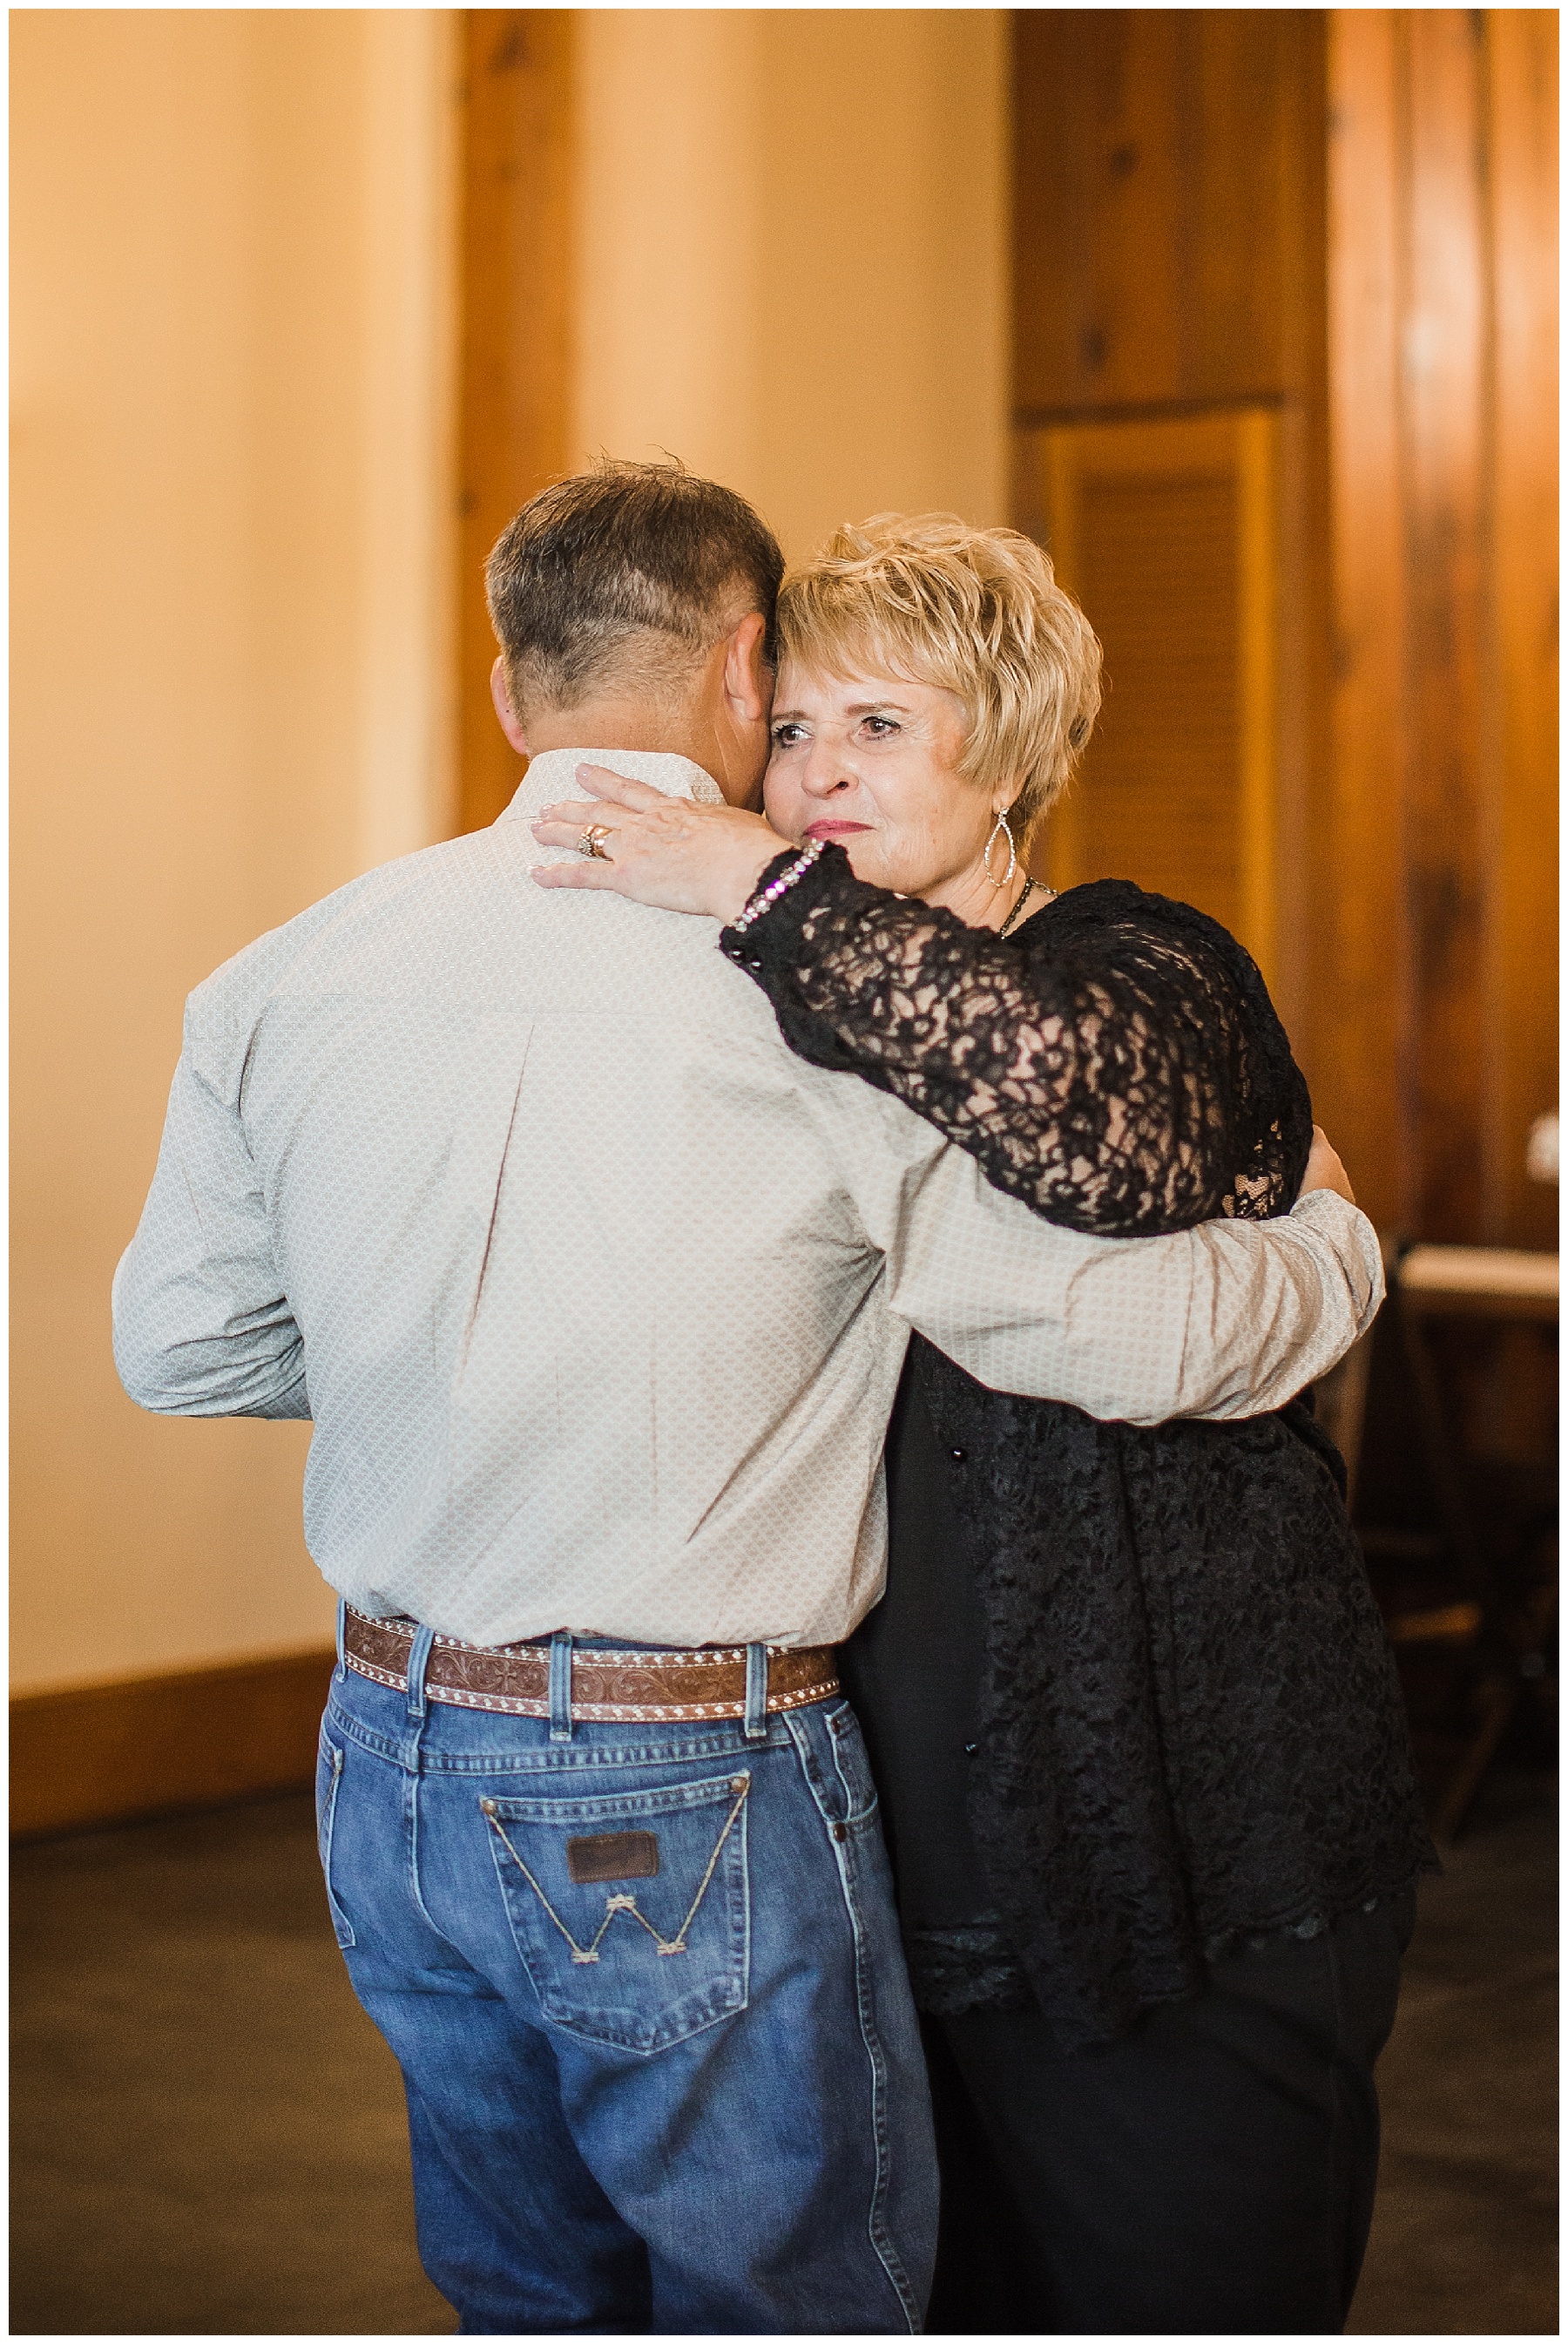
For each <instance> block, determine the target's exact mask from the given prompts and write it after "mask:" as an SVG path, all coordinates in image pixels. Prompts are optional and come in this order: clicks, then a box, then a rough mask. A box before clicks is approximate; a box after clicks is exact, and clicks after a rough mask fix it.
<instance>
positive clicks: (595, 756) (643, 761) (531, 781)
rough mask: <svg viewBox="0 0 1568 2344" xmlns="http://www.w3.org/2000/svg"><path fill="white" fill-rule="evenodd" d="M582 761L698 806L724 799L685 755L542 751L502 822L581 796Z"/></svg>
mask: <svg viewBox="0 0 1568 2344" xmlns="http://www.w3.org/2000/svg"><path fill="white" fill-rule="evenodd" d="M583 764H588V765H608V768H609V770H610V772H611V773H624V774H625V775H626V777H627V779H628V781H633V782H647V783H648V784H649V785H650V787H652V788H653V789H656V790H662V791H663V793H664V794H665V796H666V797H668V798H692V799H695V801H696V802H697V803H698V804H699V805H722V804H723V803H724V793H723V791H722V790H721V789H720V788H719V784H718V783H717V782H716V781H715V780H714V779H713V776H712V775H711V774H710V773H704V772H703V770H702V767H701V766H700V765H696V764H693V763H692V761H691V759H690V758H689V757H673V756H669V755H668V754H667V753H665V752H664V751H663V750H655V749H546V750H544V751H543V752H542V753H540V754H539V755H538V756H537V757H535V758H534V759H533V760H532V761H531V762H530V763H529V766H528V772H527V773H525V774H524V775H523V778H522V780H521V781H520V782H519V783H518V789H517V794H516V795H515V797H514V798H513V800H512V802H511V803H510V805H509V806H508V808H507V810H506V812H505V813H503V814H502V816H501V820H502V821H503V822H510V821H512V820H514V819H517V818H519V817H520V818H521V819H522V820H523V821H525V822H527V821H529V820H531V819H532V817H533V816H534V815H535V814H537V813H538V812H539V809H540V808H541V807H542V806H548V805H555V804H558V803H559V802H560V801H561V800H562V799H565V798H582V799H586V798H587V796H588V792H587V791H586V790H585V789H584V788H583V787H582V785H581V783H579V782H578V766H579V765H583Z"/></svg>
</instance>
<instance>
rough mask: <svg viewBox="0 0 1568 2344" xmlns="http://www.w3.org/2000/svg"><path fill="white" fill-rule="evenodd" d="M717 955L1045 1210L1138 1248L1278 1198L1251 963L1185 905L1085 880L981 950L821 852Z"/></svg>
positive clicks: (978, 938) (980, 943) (1287, 1135)
mask: <svg viewBox="0 0 1568 2344" xmlns="http://www.w3.org/2000/svg"><path fill="white" fill-rule="evenodd" d="M779 867H782V866H780V865H777V864H776V865H774V866H771V867H770V871H769V874H764V884H766V879H767V878H768V877H769V876H771V875H772V874H773V872H774V871H776V870H777V869H778V868H779ZM721 945H722V949H723V950H724V951H725V952H726V953H727V954H728V955H729V957H730V958H731V959H732V960H733V961H735V962H736V963H737V965H739V967H741V968H744V969H745V970H746V971H747V973H748V974H749V975H750V976H752V977H754V978H755V979H756V981H757V983H758V984H759V985H761V987H762V989H763V991H764V992H765V993H766V994H767V995H768V996H769V1000H770V1001H771V1002H772V1004H773V1007H774V1011H775V1013H776V1015H777V1016H778V1019H779V1028H780V1030H781V1032H782V1033H783V1036H784V1038H785V1040H786V1041H787V1042H788V1043H789V1046H790V1047H791V1049H793V1050H795V1051H797V1052H798V1053H799V1056H801V1057H803V1058H807V1059H809V1060H810V1061H811V1063H812V1064H813V1065H815V1066H831V1067H837V1068H841V1069H843V1070H844V1071H846V1072H849V1073H853V1074H857V1075H859V1076H861V1077H862V1078H863V1079H864V1080H865V1081H867V1082H869V1083H872V1084H875V1085H876V1086H877V1087H878V1088H879V1089H882V1090H887V1091H891V1092H892V1093H893V1094H894V1096H897V1097H899V1098H900V1099H902V1100H903V1101H904V1102H905V1104H906V1105H907V1106H910V1107H912V1108H913V1109H914V1110H915V1112H916V1113H917V1114H918V1115H922V1116H925V1117H926V1118H927V1119H928V1121H930V1122H931V1123H934V1124H935V1125H936V1126H937V1127H938V1128H939V1129H940V1130H941V1131H943V1132H945V1133H946V1134H947V1136H948V1137H949V1138H950V1139H952V1140H954V1141H955V1142H956V1143H957V1144H958V1145H959V1146H960V1147H964V1148H967V1149H968V1151H969V1152H970V1155H972V1156H974V1157H977V1158H978V1160H979V1161H980V1165H981V1166H982V1167H983V1168H984V1171H985V1174H986V1177H987V1178H988V1179H989V1180H990V1181H991V1183H992V1184H993V1186H995V1187H999V1188H1004V1189H1007V1190H1008V1191H1010V1193H1011V1194H1012V1195H1013V1196H1016V1197H1022V1199H1023V1200H1024V1202H1025V1203H1026V1204H1028V1205H1030V1206H1031V1207H1033V1208H1034V1210H1035V1211H1036V1212H1038V1213H1040V1214H1042V1215H1043V1216H1044V1217H1045V1218H1046V1219H1047V1220H1050V1221H1056V1222H1060V1224H1062V1225H1063V1226H1064V1227H1066V1228H1074V1229H1082V1230H1086V1231H1088V1232H1090V1233H1091V1234H1094V1235H1097V1236H1101V1237H1152V1236H1156V1235H1159V1234H1160V1233H1161V1232H1163V1231H1165V1230H1169V1229H1176V1228H1191V1226H1192V1225H1193V1224H1194V1223H1196V1222H1198V1221H1201V1220H1210V1219H1212V1218H1213V1217H1215V1216H1216V1215H1217V1214H1221V1213H1229V1214H1238V1215H1241V1216H1244V1217H1248V1218H1250V1219H1261V1218H1263V1217H1265V1216H1267V1215H1269V1214H1273V1213H1281V1212H1285V1211H1288V1210H1289V1208H1290V1207H1291V1205H1292V1203H1293V1201H1294V1199H1295V1196H1296V1192H1297V1190H1298V1189H1299V1187H1301V1182H1302V1172H1303V1171H1304V1169H1305V1167H1306V1160H1307V1153H1308V1150H1309V1148H1310V1147H1311V1145H1312V1106H1311V1102H1310V1100H1309V1098H1308V1095H1307V1086H1306V1084H1305V1082H1304V1081H1303V1079H1302V1075H1301V1073H1300V1071H1299V1069H1298V1068H1297V1066H1296V1065H1295V1062H1294V1060H1293V1059H1292V1056H1291V1048H1290V1044H1289V1042H1288V1041H1287V1039H1286V1037H1285V1034H1284V1030H1283V1028H1282V1025H1281V1024H1280V1021H1279V1018H1278V1017H1277V1016H1276V1015H1275V1013H1274V1008H1273V1005H1272V1003H1271V1001H1270V999H1269V995H1268V991H1267V988H1266V987H1265V985H1264V984H1263V980H1262V978H1261V975H1259V973H1258V970H1257V968H1256V967H1255V965H1253V963H1252V961H1251V959H1250V958H1249V956H1248V955H1247V954H1246V953H1245V952H1244V951H1243V950H1242V948H1241V945H1239V944H1238V943H1237V942H1236V940H1235V938H1234V937H1233V936H1231V935H1229V934H1228V933H1227V931H1226V930H1225V929H1223V928H1222V927H1221V926H1220V925H1219V924H1218V922H1216V921H1214V920H1211V919H1210V918H1209V917H1208V916H1207V915H1206V914H1204V913H1202V912H1199V911H1195V910H1193V908H1192V907H1191V904H1176V903H1172V902H1171V901H1170V900H1169V899H1168V898H1167V897H1165V896H1163V895H1150V894H1144V892H1143V891H1142V889H1141V888H1139V887H1135V886H1133V885H1132V884H1131V883H1130V882H1129V881H1126V880H1120V879H1112V880H1099V881H1096V882H1095V883H1094V884H1091V885H1090V886H1085V887H1074V888H1071V889H1070V890H1069V892H1068V893H1067V894H1063V895H1060V896H1058V898H1057V899H1056V901H1055V902H1054V903H1052V904H1047V906H1046V907H1045V909H1044V910H1043V911H1041V912H1039V913H1037V914H1035V916H1034V917H1033V918H1032V919H1030V920H1026V921H1025V922H1024V923H1023V924H1022V925H1021V926H1020V928H1019V929H1018V930H1017V932H1016V934H1015V935H1012V936H1010V937H1009V938H1007V939H1006V940H1001V939H999V938H998V937H996V936H995V935H991V934H990V932H989V931H987V930H985V929H980V928H970V927H967V926H965V924H963V922H962V921H960V920H959V919H956V918H955V917H954V916H953V914H951V913H950V912H945V911H936V910H932V909H931V908H930V905H928V904H922V903H920V902H919V901H917V900H915V899H913V898H910V897H905V896H900V895H893V894H889V893H888V892H887V891H886V890H885V889H883V888H879V887H871V886H869V885H867V884H865V883H864V882H863V881H861V880H859V879H857V878H856V877H855V875H854V873H853V872H852V871H851V869H850V867H849V858H848V856H847V855H845V854H843V853H842V851H841V850H839V849H838V848H829V850H828V851H827V853H826V854H823V856H822V858H821V860H820V861H819V864H817V866H816V868H815V869H814V870H812V871H810V872H809V873H808V874H805V876H804V877H803V879H802V880H801V883H800V884H799V885H798V886H796V887H794V888H792V889H790V891H789V893H788V894H783V895H781V896H779V898H778V899H777V901H776V902H774V903H773V904H771V905H770V906H769V909H768V910H767V912H766V913H765V914H763V915H762V916H761V917H760V918H759V919H758V920H756V921H755V922H754V923H753V924H752V925H751V926H750V927H749V928H747V929H745V930H738V929H735V928H727V929H726V930H725V931H724V934H723V936H722V938H721Z"/></svg>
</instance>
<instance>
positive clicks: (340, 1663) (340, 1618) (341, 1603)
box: [337, 1595, 348, 1684]
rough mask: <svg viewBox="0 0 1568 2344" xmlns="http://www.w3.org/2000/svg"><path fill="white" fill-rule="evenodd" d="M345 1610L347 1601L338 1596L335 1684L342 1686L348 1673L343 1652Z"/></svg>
mask: <svg viewBox="0 0 1568 2344" xmlns="http://www.w3.org/2000/svg"><path fill="white" fill-rule="evenodd" d="M347 1610H348V1604H347V1600H346V1599H345V1598H344V1597H343V1596H341V1595H340V1596H339V1597H338V1599H337V1683H339V1684H342V1683H343V1682H344V1681H345V1679H346V1677H347V1673H348V1656H347V1653H346V1652H344V1649H343V1622H344V1618H345V1616H346V1614H347Z"/></svg>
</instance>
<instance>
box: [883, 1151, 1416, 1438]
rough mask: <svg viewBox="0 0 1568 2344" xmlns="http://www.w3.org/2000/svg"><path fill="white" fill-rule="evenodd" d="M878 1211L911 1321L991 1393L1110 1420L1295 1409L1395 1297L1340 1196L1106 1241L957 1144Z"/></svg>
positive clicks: (1372, 1242) (899, 1307)
mask: <svg viewBox="0 0 1568 2344" xmlns="http://www.w3.org/2000/svg"><path fill="white" fill-rule="evenodd" d="M872 1185H873V1187H874V1186H875V1184H874V1183H873V1184H872ZM878 1217H880V1219H881V1228H880V1230H879V1231H874V1234H878V1235H879V1238H880V1241H881V1242H882V1245H883V1249H884V1254H885V1258H886V1261H887V1268H888V1277H889V1281H890V1283H889V1299H890V1306H891V1308H892V1309H893V1311H894V1313H895V1315H896V1316H898V1317H900V1318H904V1319H905V1320H907V1322H908V1323H909V1324H910V1326H911V1327H913V1328H917V1329H919V1330H920V1333H921V1334H923V1335H925V1336H926V1337H928V1338H929V1339H930V1341H931V1342H933V1343H935V1344H936V1345H937V1347H938V1349H940V1350H943V1351H945V1352H946V1353H947V1354H948V1356H949V1357H950V1359H955V1360H956V1361H957V1362H958V1364H959V1366H960V1367H961V1368H964V1369H967V1370H968V1372H969V1373H970V1375H972V1376H974V1377H975V1378H977V1379H978V1380H979V1381H980V1382H981V1383H983V1384H986V1385H989V1386H990V1388H991V1389H994V1390H999V1391H1013V1392H1020V1393H1022V1394H1024V1395H1026V1396H1028V1397H1030V1398H1032V1399H1055V1400H1064V1401H1067V1402H1068V1403H1069V1404H1070V1405H1071V1406H1072V1407H1075V1408H1081V1409H1083V1410H1084V1411H1085V1412H1086V1414H1088V1415H1090V1416H1094V1417H1098V1418H1101V1419H1102V1420H1106V1421H1120V1422H1126V1423H1131V1424H1145V1425H1148V1424H1161V1423H1164V1422H1166V1421H1168V1420H1171V1418H1175V1417H1204V1418H1210V1419H1214V1420H1227V1419H1232V1418H1240V1417H1250V1416H1261V1415H1264V1414H1266V1413H1267V1412H1268V1411H1269V1410H1271V1409H1277V1408H1282V1407H1283V1406H1284V1404H1285V1402H1286V1401H1287V1400H1289V1399H1292V1398H1293V1397H1294V1396H1295V1394H1296V1393H1297V1392H1299V1391H1300V1390H1302V1388H1303V1387H1304V1386H1305V1385H1307V1384H1309V1383H1311V1382H1312V1381H1313V1379H1315V1378H1317V1377H1319V1376H1322V1375H1324V1374H1326V1372H1327V1371H1328V1369H1330V1368H1331V1367H1332V1366H1333V1365H1334V1363H1335V1361H1336V1360H1338V1359H1342V1357H1343V1356H1344V1354H1345V1352H1346V1351H1348V1350H1349V1349H1350V1347H1351V1345H1352V1343H1353V1342H1354V1341H1355V1340H1356V1339H1357V1337H1358V1336H1359V1335H1361V1334H1362V1332H1363V1331H1364V1330H1365V1329H1366V1328H1367V1327H1368V1326H1370V1325H1371V1323H1372V1318H1373V1317H1374V1316H1375V1314H1376V1311H1377V1308H1378V1306H1379V1304H1380V1302H1381V1301H1382V1259H1381V1257H1380V1254H1379V1250H1378V1243H1377V1236H1376V1232H1375V1231H1374V1230H1373V1228H1372V1224H1371V1222H1370V1221H1368V1220H1367V1218H1366V1217H1365V1215H1364V1214H1362V1213H1360V1212H1358V1211H1357V1210H1356V1208H1355V1207H1354V1206H1353V1205H1348V1204H1346V1202H1345V1201H1344V1199H1343V1198H1342V1197H1338V1196H1335V1195H1334V1194H1332V1192H1331V1191H1326V1190H1318V1191H1314V1192H1313V1193H1312V1195H1311V1196H1309V1197H1303V1198H1302V1201H1301V1203H1300V1204H1298V1205H1297V1206H1296V1207H1295V1208H1294V1210H1293V1211H1292V1213H1290V1214H1289V1215H1288V1216H1283V1217H1278V1218H1275V1219H1272V1220H1267V1221H1248V1220H1214V1221H1206V1222H1204V1223H1202V1224H1201V1226H1200V1227H1198V1228H1191V1229H1181V1230H1176V1231H1174V1232H1172V1233H1171V1234H1169V1235H1167V1236H1163V1237H1155V1238H1132V1239H1128V1238H1095V1237H1090V1236H1085V1235H1082V1234H1081V1233H1080V1232H1078V1231H1076V1230H1069V1229H1059V1228H1051V1227H1050V1226H1049V1225H1048V1224H1045V1223H1042V1222H1041V1221H1040V1219H1039V1218H1037V1217H1036V1216H1035V1215H1034V1214H1033V1213H1031V1212H1030V1209H1029V1207H1026V1206H1025V1205H1023V1204H1022V1203H1021V1202H1020V1201H1019V1200H1018V1199H1016V1198H1013V1197H1006V1196H1003V1195H1001V1194H1000V1193H999V1192H998V1191H997V1190H996V1189H994V1188H992V1187H990V1186H989V1185H988V1184H987V1182H986V1180H985V1178H984V1177H983V1175H982V1174H981V1173H980V1169H979V1167H978V1166H977V1165H976V1164H975V1162H974V1161H973V1159H972V1158H971V1157H968V1156H966V1155H964V1154H962V1153H960V1151H958V1150H957V1149H954V1148H948V1149H945V1150H942V1151H941V1152H940V1154H939V1155H937V1156H935V1157H933V1158H931V1159H930V1161H929V1162H928V1164H927V1165H926V1166H925V1167H923V1171H922V1174H921V1177H919V1178H918V1179H913V1180H908V1179H907V1180H906V1181H905V1182H904V1183H903V1184H902V1187H901V1189H900V1192H899V1194H898V1195H897V1197H896V1198H893V1199H890V1198H889V1197H886V1196H884V1197H880V1198H878V1197H873V1198H872V1200H871V1205H870V1219H871V1220H872V1221H873V1222H874V1221H875V1220H876V1219H877V1218H878Z"/></svg>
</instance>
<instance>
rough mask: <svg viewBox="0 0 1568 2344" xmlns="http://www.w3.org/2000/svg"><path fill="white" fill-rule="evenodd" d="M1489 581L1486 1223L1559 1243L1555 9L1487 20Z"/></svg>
mask: <svg viewBox="0 0 1568 2344" xmlns="http://www.w3.org/2000/svg"><path fill="white" fill-rule="evenodd" d="M1488 63H1489V71H1488V76H1487V110H1486V116H1485V119H1484V122H1483V130H1484V134H1485V136H1486V143H1487V148H1488V152H1489V154H1490V157H1491V166H1492V168H1491V204H1490V211H1489V223H1488V224H1489V227H1490V233H1491V252H1492V272H1493V292H1492V311H1493V331H1494V333H1495V337H1496V354H1495V369H1494V377H1493V381H1494V389H1493V426H1494V431H1495V448H1496V457H1495V465H1496V469H1495V473H1494V477H1493V546H1494V549H1495V553H1494V559H1495V569H1494V572H1493V597H1494V615H1495V626H1496V653H1495V667H1494V671H1493V675H1492V678H1491V680H1490V681H1491V688H1492V690H1493V692H1494V694H1495V698H1496V703H1497V708H1498V720H1499V721H1498V724H1497V728H1496V734H1495V737H1494V740H1493V744H1492V753H1493V760H1494V781H1493V789H1492V791H1491V793H1490V795H1491V801H1492V806H1493V825H1492V828H1491V830H1490V833H1489V836H1488V841H1487V844H1488V847H1489V851H1490V853H1491V855H1492V857H1493V869H1494V872H1495V879H1494V895H1493V912H1492V916H1491V918H1490V920H1489V923H1488V955H1487V977H1488V984H1487V993H1488V1011H1489V1015H1490V1016H1491V1017H1492V1019H1493V1021H1494V1023H1495V1025H1496V1029H1497V1031H1498V1032H1499V1033H1500V1034H1501V1035H1503V1036H1506V1037H1507V1039H1506V1046H1504V1047H1503V1048H1501V1049H1495V1050H1493V1051H1492V1052H1491V1053H1489V1058H1488V1068H1489V1081H1488V1086H1487V1093H1486V1102H1485V1105H1486V1142H1485V1152H1484V1167H1485V1184H1484V1185H1485V1195H1486V1199H1487V1209H1486V1215H1485V1222H1484V1229H1485V1234H1486V1235H1487V1236H1488V1237H1489V1238H1492V1239H1493V1242H1499V1243H1503V1244H1508V1245H1523V1246H1553V1245H1555V1244H1556V1242H1557V1238H1556V1224H1557V1191H1556V1190H1555V1189H1554V1188H1550V1187H1543V1186H1542V1185H1541V1184H1540V1183H1539V1182H1535V1181H1532V1180H1529V1179H1527V1178H1526V1177H1525V1175H1524V1147H1525V1141H1526V1137H1527V1135H1528V1132H1529V1128H1530V1125H1531V1123H1532V1121H1533V1118H1534V1117H1535V1116H1537V1115H1540V1114H1541V1113H1543V1111H1544V1110H1545V1109H1547V1108H1550V1107H1552V1106H1555V1104H1556V1100H1557V1079H1558V1075H1557V1030H1556V1018H1555V1014H1554V1013H1555V1007H1556V1002H1557V949H1556V939H1557V828H1558V823H1557V532H1556V527H1555V521H1556V513H1557V445H1558V432H1557V349H1558V342H1557V323H1558V294H1557V281H1558V279H1557V14H1556V11H1555V10H1554V9H1550V8H1503V9H1498V10H1497V11H1495V12H1494V14H1493V15H1492V17H1491V19H1490V55H1489V60H1488Z"/></svg>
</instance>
